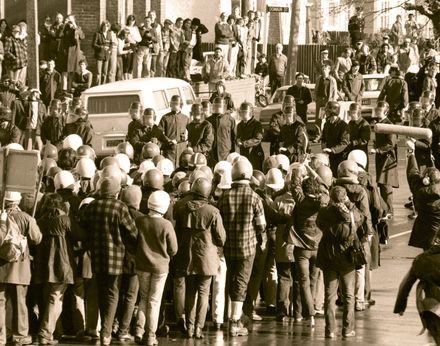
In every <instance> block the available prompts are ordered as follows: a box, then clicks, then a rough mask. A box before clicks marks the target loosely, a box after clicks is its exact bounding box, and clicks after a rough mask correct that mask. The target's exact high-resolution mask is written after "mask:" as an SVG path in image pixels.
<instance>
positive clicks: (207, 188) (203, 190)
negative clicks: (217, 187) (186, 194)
mask: <svg viewBox="0 0 440 346" xmlns="http://www.w3.org/2000/svg"><path fill="white" fill-rule="evenodd" d="M211 189H212V183H211V182H210V181H209V180H208V179H206V178H203V177H200V178H197V179H196V180H195V181H194V183H193V184H192V186H191V192H192V193H194V194H196V195H198V196H200V197H204V198H208V197H209V195H210V194H211Z"/></svg>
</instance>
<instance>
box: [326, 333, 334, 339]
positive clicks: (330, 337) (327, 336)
mask: <svg viewBox="0 0 440 346" xmlns="http://www.w3.org/2000/svg"><path fill="white" fill-rule="evenodd" d="M325 338H326V339H334V338H336V334H335V333H333V332H325Z"/></svg>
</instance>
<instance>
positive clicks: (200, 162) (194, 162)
mask: <svg viewBox="0 0 440 346" xmlns="http://www.w3.org/2000/svg"><path fill="white" fill-rule="evenodd" d="M206 165H207V160H206V156H205V155H203V154H202V153H195V154H192V155H191V159H190V161H189V166H190V167H201V166H206Z"/></svg>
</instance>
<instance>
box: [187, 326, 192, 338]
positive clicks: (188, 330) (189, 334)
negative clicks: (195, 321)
mask: <svg viewBox="0 0 440 346" xmlns="http://www.w3.org/2000/svg"><path fill="white" fill-rule="evenodd" d="M186 337H187V338H188V339H192V338H193V337H194V326H193V325H189V326H186Z"/></svg>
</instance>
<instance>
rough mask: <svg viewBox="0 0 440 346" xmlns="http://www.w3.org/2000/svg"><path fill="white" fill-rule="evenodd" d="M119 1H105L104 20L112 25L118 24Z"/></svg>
mask: <svg viewBox="0 0 440 346" xmlns="http://www.w3.org/2000/svg"><path fill="white" fill-rule="evenodd" d="M119 1H120V0H107V4H106V17H105V18H106V19H107V20H108V21H110V23H112V24H113V23H117V22H119Z"/></svg>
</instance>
